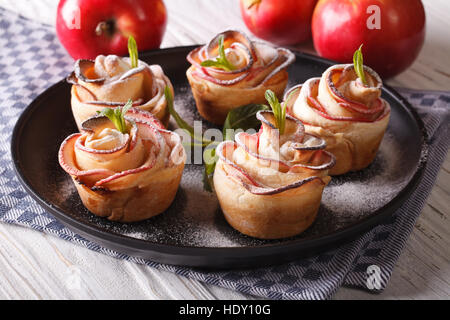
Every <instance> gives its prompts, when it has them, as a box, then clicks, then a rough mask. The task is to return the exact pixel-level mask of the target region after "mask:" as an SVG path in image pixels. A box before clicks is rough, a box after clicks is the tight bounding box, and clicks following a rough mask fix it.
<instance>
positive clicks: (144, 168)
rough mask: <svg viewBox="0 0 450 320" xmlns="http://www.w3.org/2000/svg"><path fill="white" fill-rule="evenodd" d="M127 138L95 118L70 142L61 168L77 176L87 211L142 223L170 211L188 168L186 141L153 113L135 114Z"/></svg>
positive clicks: (62, 155) (63, 147) (127, 122)
mask: <svg viewBox="0 0 450 320" xmlns="http://www.w3.org/2000/svg"><path fill="white" fill-rule="evenodd" d="M124 124H125V126H126V133H122V132H120V131H119V130H117V129H116V127H115V126H114V124H113V122H111V121H110V120H109V119H108V118H106V117H105V116H97V117H92V118H89V119H88V120H86V121H84V122H83V123H82V125H81V127H82V131H81V133H75V134H72V135H70V136H69V137H67V138H66V139H65V140H64V142H63V143H62V144H61V147H60V150H59V163H60V165H61V167H62V168H63V169H64V170H65V171H66V172H67V173H68V174H70V175H71V177H72V179H73V182H74V184H75V186H76V188H77V190H78V193H79V195H80V197H81V200H82V202H83V204H84V205H85V207H86V208H87V209H89V210H90V211H91V212H93V213H94V214H96V215H98V216H102V217H107V218H108V219H110V220H115V221H121V222H132V221H140V220H144V219H147V218H150V217H153V216H155V215H157V214H159V213H161V212H163V211H164V210H166V209H167V208H168V207H169V205H170V204H171V203H172V201H173V199H174V197H175V194H176V192H177V189H178V186H179V183H180V179H181V175H182V172H183V168H184V163H185V158H186V155H185V151H184V148H183V147H182V145H181V142H180V137H179V136H178V135H177V134H176V133H174V132H171V131H167V130H165V129H164V127H163V126H162V124H161V123H160V122H159V121H158V120H157V119H156V118H154V117H153V116H152V115H151V114H149V113H148V112H145V111H142V110H139V109H137V108H132V109H130V110H129V111H128V112H127V113H126V115H125V117H124Z"/></svg>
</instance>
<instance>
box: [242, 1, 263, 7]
mask: <svg viewBox="0 0 450 320" xmlns="http://www.w3.org/2000/svg"><path fill="white" fill-rule="evenodd" d="M261 1H262V0H244V5H245V6H246V8H247V9H250V8H251V7H253V6H254V5H256V4H258V3H260V2H261Z"/></svg>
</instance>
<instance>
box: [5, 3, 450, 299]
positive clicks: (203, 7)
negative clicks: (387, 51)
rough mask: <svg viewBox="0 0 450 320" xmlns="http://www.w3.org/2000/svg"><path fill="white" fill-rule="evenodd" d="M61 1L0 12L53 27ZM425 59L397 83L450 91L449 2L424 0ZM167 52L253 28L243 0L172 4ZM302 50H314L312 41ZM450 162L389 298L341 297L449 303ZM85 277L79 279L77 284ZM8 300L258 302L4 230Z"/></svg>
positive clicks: (27, 232) (347, 292)
mask: <svg viewBox="0 0 450 320" xmlns="http://www.w3.org/2000/svg"><path fill="white" fill-rule="evenodd" d="M57 2H58V1H57V0H40V1H34V0H0V6H1V7H5V8H8V9H9V10H12V11H16V12H20V13H21V14H22V15H24V16H26V17H30V18H31V19H35V20H38V21H40V22H42V23H46V24H50V25H52V24H54V20H55V12H56V6H57ZM423 2H424V5H425V9H426V14H427V35H426V40H425V45H424V47H423V49H422V51H421V53H420V56H419V57H418V59H417V60H416V62H415V63H414V64H413V66H412V67H410V68H409V69H408V70H407V71H405V72H404V73H402V74H401V75H399V76H397V77H395V78H394V79H391V80H389V81H388V84H390V85H396V86H403V87H409V88H417V89H433V90H450V37H449V30H450V19H449V17H448V14H449V13H450V1H448V0H424V1H423ZM165 3H166V6H167V7H168V12H169V23H168V27H167V31H166V34H165V37H164V41H163V43H162V47H171V46H179V45H190V44H197V43H204V42H206V41H208V40H209V39H210V38H211V37H212V36H214V35H215V34H216V33H217V32H219V31H221V30H225V29H226V28H229V27H233V28H240V29H242V30H246V28H245V25H244V24H243V22H242V20H241V18H240V13H239V8H238V0H227V1H223V0H189V1H186V0H166V1H165ZM298 49H300V50H304V51H307V52H313V46H312V44H311V43H309V44H306V45H302V46H299V47H298ZM449 185H450V156H449V155H447V159H446V161H445V163H444V164H443V166H442V168H441V170H440V173H439V176H438V179H437V182H436V185H435V186H434V188H433V190H432V193H431V195H430V197H429V198H428V200H427V204H426V206H425V207H424V209H423V211H422V214H421V216H420V218H419V219H418V221H417V223H416V225H415V227H414V231H413V233H412V235H411V236H410V238H409V240H408V242H407V244H406V247H405V248H404V250H403V252H402V254H401V256H400V259H399V260H398V262H397V264H396V267H395V269H394V272H393V275H392V278H391V280H390V282H389V284H388V286H387V288H386V290H385V291H384V292H382V293H381V294H377V295H374V294H369V293H366V292H362V291H359V290H355V289H348V288H341V289H340V290H339V291H338V292H337V294H336V295H335V296H334V298H335V299H449V298H450V263H449V258H450V234H449V233H450V220H449V218H450V215H449V213H450V210H449V207H450V197H449V194H450V187H449ZM78 279H80V281H78ZM0 298H1V299H254V297H252V296H247V295H243V294H240V293H238V292H234V291H231V290H228V289H224V288H220V287H217V286H213V285H207V284H204V283H202V282H198V281H195V280H189V279H186V278H184V277H181V276H177V275H175V274H173V273H170V272H165V271H158V270H155V269H153V268H150V267H147V266H141V265H137V264H134V263H130V262H126V261H123V260H118V259H114V258H111V257H108V256H105V255H103V254H99V253H96V252H94V251H91V250H88V249H85V248H83V247H79V246H77V245H74V244H72V243H69V242H67V241H64V240H61V239H59V238H56V237H54V236H50V235H46V234H43V233H40V232H37V231H33V230H31V229H27V228H23V227H18V226H13V225H7V224H0Z"/></svg>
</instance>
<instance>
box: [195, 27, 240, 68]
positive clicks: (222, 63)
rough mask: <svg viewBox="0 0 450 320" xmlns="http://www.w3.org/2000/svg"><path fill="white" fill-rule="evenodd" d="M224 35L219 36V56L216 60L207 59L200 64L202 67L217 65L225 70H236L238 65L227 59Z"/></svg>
mask: <svg viewBox="0 0 450 320" xmlns="http://www.w3.org/2000/svg"><path fill="white" fill-rule="evenodd" d="M223 40H224V36H223V35H221V36H220V37H219V56H218V57H216V59H215V60H205V61H202V63H201V64H200V65H201V66H202V67H215V68H219V69H223V70H225V71H232V70H235V69H236V67H235V66H234V65H233V64H232V63H231V62H230V61H228V59H227V56H226V55H225V49H224V47H223Z"/></svg>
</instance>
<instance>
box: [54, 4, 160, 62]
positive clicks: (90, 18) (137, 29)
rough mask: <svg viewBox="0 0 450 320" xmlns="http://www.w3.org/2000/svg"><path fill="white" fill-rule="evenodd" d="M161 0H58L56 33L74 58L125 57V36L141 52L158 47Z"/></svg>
mask: <svg viewBox="0 0 450 320" xmlns="http://www.w3.org/2000/svg"><path fill="white" fill-rule="evenodd" d="M166 23H167V13H166V7H165V6H164V3H163V1H162V0H61V1H60V2H59V5H58V10H57V16H56V33H57V35H58V38H59V40H60V41H61V43H62V44H63V46H64V47H65V48H66V50H67V51H68V52H69V54H70V55H71V56H72V57H73V58H74V59H94V58H95V57H96V56H97V55H99V54H105V55H107V54H117V55H126V54H127V53H128V48H127V44H128V37H129V36H130V35H132V36H133V37H134V38H135V39H136V43H137V46H138V48H139V50H140V51H143V50H149V49H156V48H159V46H160V44H161V40H162V37H163V35H164V31H165V30H166Z"/></svg>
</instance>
